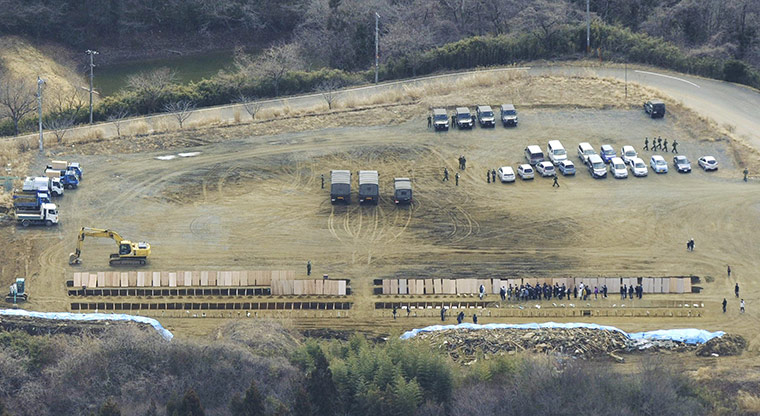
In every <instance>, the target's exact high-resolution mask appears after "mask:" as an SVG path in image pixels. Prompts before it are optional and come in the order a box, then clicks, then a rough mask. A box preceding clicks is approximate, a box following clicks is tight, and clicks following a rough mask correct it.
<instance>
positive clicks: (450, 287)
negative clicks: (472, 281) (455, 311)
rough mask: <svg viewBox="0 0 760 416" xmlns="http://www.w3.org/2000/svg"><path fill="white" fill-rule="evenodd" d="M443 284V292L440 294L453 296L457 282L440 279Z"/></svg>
mask: <svg viewBox="0 0 760 416" xmlns="http://www.w3.org/2000/svg"><path fill="white" fill-rule="evenodd" d="M441 282H442V284H443V290H442V291H441V293H443V294H445V295H455V294H456V293H457V282H456V280H453V279H441Z"/></svg>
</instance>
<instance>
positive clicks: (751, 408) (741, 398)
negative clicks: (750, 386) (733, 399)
mask: <svg viewBox="0 0 760 416" xmlns="http://www.w3.org/2000/svg"><path fill="white" fill-rule="evenodd" d="M737 399H738V402H739V408H740V409H742V410H743V411H744V412H746V413H747V414H754V415H757V414H760V396H756V395H754V394H752V393H748V392H746V391H744V390H739V394H738V395H737Z"/></svg>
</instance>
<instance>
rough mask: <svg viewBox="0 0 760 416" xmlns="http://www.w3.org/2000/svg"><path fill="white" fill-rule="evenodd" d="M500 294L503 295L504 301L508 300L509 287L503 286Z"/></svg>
mask: <svg viewBox="0 0 760 416" xmlns="http://www.w3.org/2000/svg"><path fill="white" fill-rule="evenodd" d="M499 296H501V301H502V302H504V301H505V300H507V289H506V288H505V287H504V286H502V287H501V289H500V290H499Z"/></svg>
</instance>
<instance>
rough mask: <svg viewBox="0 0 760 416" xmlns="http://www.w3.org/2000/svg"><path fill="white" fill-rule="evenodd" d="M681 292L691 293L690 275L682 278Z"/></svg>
mask: <svg viewBox="0 0 760 416" xmlns="http://www.w3.org/2000/svg"><path fill="white" fill-rule="evenodd" d="M683 293H691V277H685V278H684V279H683Z"/></svg>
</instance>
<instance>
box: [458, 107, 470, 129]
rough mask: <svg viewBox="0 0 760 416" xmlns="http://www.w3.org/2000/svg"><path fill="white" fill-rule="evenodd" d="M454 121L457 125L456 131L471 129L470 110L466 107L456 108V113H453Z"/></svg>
mask: <svg viewBox="0 0 760 416" xmlns="http://www.w3.org/2000/svg"><path fill="white" fill-rule="evenodd" d="M454 116H455V118H454V119H455V121H456V123H457V128H458V129H471V128H472V125H473V122H472V116H471V115H470V109H468V108H467V107H457V109H456V112H455V113H454Z"/></svg>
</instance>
